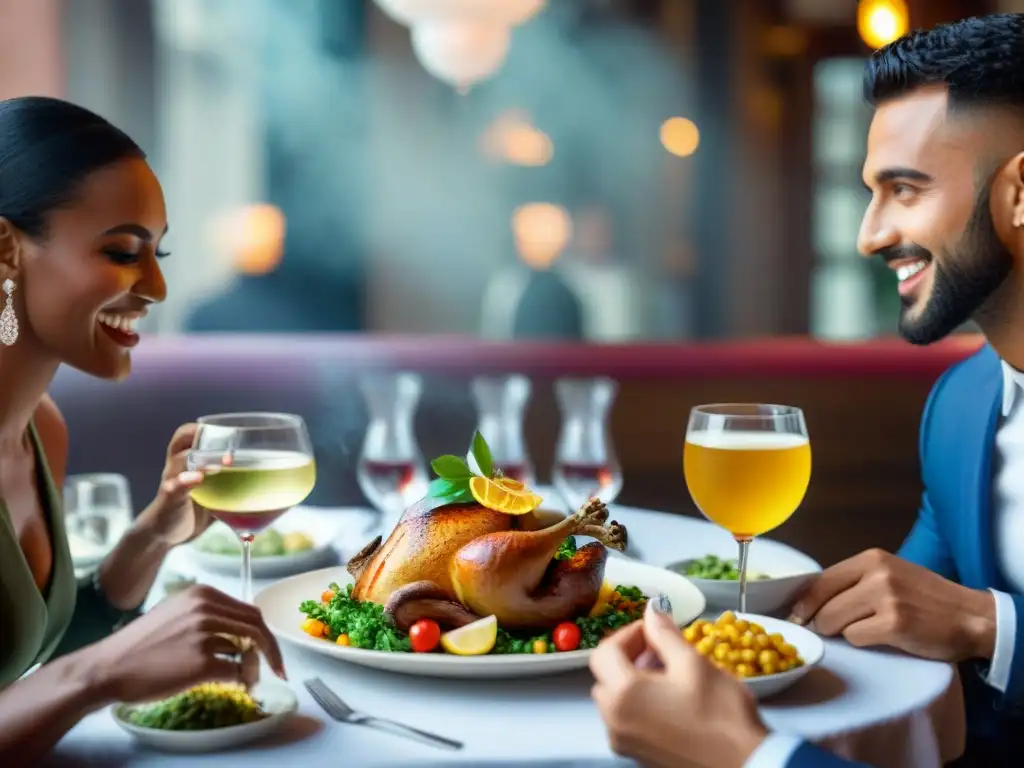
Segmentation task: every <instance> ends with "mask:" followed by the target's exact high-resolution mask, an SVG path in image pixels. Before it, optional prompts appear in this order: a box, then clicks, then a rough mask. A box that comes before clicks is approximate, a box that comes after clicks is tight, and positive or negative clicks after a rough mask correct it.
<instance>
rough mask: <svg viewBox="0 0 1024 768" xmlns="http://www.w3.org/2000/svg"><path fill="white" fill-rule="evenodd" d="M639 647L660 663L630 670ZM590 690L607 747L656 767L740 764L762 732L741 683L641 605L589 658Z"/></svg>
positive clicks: (730, 766) (728, 766) (731, 767)
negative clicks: (637, 616)
mask: <svg viewBox="0 0 1024 768" xmlns="http://www.w3.org/2000/svg"><path fill="white" fill-rule="evenodd" d="M645 650H651V651H653V652H654V653H655V654H657V656H658V658H659V659H660V660H661V663H662V664H663V665H664V666H663V668H662V669H650V668H647V669H638V668H637V666H636V661H637V659H638V658H639V657H640V655H641V654H642V653H643V652H644V651H645ZM590 669H591V671H592V672H593V673H594V677H595V678H596V680H597V683H596V685H594V687H593V689H592V691H591V696H592V698H593V699H594V702H595V703H596V704H597V708H598V710H599V711H600V713H601V717H602V718H603V719H604V722H605V725H606V726H607V727H608V739H609V741H610V743H611V747H612V749H613V750H614V751H615V752H616V753H618V754H620V755H625V756H627V757H631V758H633V759H635V760H637V761H638V762H640V763H641V764H642V765H645V766H654V767H655V768H658V767H660V766H664V767H665V768H679V767H681V766H692V767H693V768H740V766H742V765H743V764H744V763H745V762H746V761H747V759H748V758H749V757H750V755H751V754H752V753H753V752H754V750H755V749H757V747H758V745H759V744H760V743H761V742H762V741H763V740H764V738H765V736H767V733H768V731H767V729H766V728H765V726H764V723H762V722H761V719H760V717H759V716H758V713H757V705H756V703H755V701H754V699H753V697H752V696H751V695H750V693H749V692H748V691H747V689H746V688H745V687H744V686H743V684H742V683H741V682H740V681H739V680H737V679H735V678H733V677H732V676H730V675H729V674H727V673H725V672H722V671H721V670H719V669H717V668H716V667H714V666H712V665H711V664H710V663H709V662H708V661H707V659H705V658H704V657H702V656H700V655H699V654H698V653H697V652H696V651H695V650H694V649H693V648H692V647H690V645H689V644H688V643H687V642H686V641H685V640H683V638H682V636H681V634H680V631H679V629H678V628H677V627H676V626H675V625H674V624H673V623H672V620H671V619H670V618H668V616H667V615H665V614H662V613H655V612H654V611H647V612H646V613H645V616H644V620H643V621H642V622H640V621H637V622H634V623H632V624H630V625H629V626H627V627H625V628H624V629H621V630H619V631H618V632H616V633H615V634H613V635H612V636H611V637H609V638H608V639H607V640H604V641H603V642H602V643H601V644H600V645H599V646H598V647H597V649H596V650H595V651H594V653H593V655H592V656H591V658H590Z"/></svg>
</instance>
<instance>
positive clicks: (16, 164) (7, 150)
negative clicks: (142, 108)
mask: <svg viewBox="0 0 1024 768" xmlns="http://www.w3.org/2000/svg"><path fill="white" fill-rule="evenodd" d="M145 156H146V155H145V153H144V152H143V151H142V149H140V148H139V146H138V144H136V143H135V142H134V141H132V140H131V139H130V138H129V137H128V136H127V134H125V133H124V132H123V131H121V130H120V129H118V128H115V127H114V126H113V125H111V124H110V123H109V122H107V121H106V120H104V119H103V118H102V117H100V116H99V115H97V114H95V113H93V112H90V111H89V110H87V109H84V108H82V107H79V106H76V105H74V104H71V103H69V102H66V101H61V100H60V99H53V98H48V97H43V96H25V97H20V98H15V99H7V100H6V101H0V217H2V218H5V219H7V220H8V221H9V222H10V223H11V224H13V225H14V226H15V227H17V228H18V229H19V230H21V231H22V232H24V233H25V234H26V235H28V236H29V237H32V238H35V239H41V238H44V237H45V236H46V230H47V227H46V225H47V220H48V216H49V214H50V213H51V212H52V211H53V210H54V209H57V208H60V207H62V206H65V205H67V204H68V203H70V202H71V201H72V200H73V199H74V196H75V193H76V192H77V190H78V187H79V185H80V184H81V183H82V182H83V181H84V180H85V178H86V177H87V176H89V175H90V174H91V173H92V172H93V171H96V170H99V169H100V168H103V167H105V166H108V165H110V164H112V163H116V162H118V161H119V160H125V159H128V158H140V159H141V158H145Z"/></svg>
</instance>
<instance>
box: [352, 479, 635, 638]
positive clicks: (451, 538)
mask: <svg viewBox="0 0 1024 768" xmlns="http://www.w3.org/2000/svg"><path fill="white" fill-rule="evenodd" d="M529 519H530V518H529V517H527V516H523V517H518V516H515V515H507V514H504V513H502V512H496V511H494V510H491V509H488V508H487V507H484V506H482V505H480V504H473V503H469V504H445V503H444V502H443V501H440V500H438V499H433V498H429V497H428V498H425V499H422V500H421V501H419V502H417V503H416V504H414V505H412V506H411V507H410V508H409V509H408V510H406V512H405V514H404V515H403V516H402V519H401V520H399V522H398V525H396V526H395V529H394V530H393V531H392V532H391V535H390V536H389V537H388V539H387V541H385V542H384V544H383V545H381V538H382V537H380V536H378V537H377V538H376V539H374V540H373V541H372V542H370V544H368V545H367V546H366V547H365V548H363V550H362V551H361V552H359V553H358V554H357V555H356V556H355V557H353V558H352V559H351V560H350V561H349V563H348V571H349V573H350V574H352V578H353V579H355V586H354V588H353V591H352V596H353V597H354V598H355V599H357V600H370V601H373V602H375V603H379V604H381V605H383V606H385V610H386V612H387V613H388V614H390V615H391V617H392V618H393V619H394V621H395V624H396V625H397V626H398V627H399V628H400V629H403V630H408V628H409V627H410V626H411V625H412V624H413V623H415V622H416V621H418V620H419V619H423V618H429V619H433V620H435V621H437V622H438V623H439V624H441V625H444V626H448V627H459V626H463V625H465V624H468V623H469V622H471V621H475V620H476V619H478V618H480V617H482V616H490V615H492V614H493V615H494V616H495V617H496V618H497V620H498V624H499V625H501V626H503V627H505V628H507V629H532V628H538V629H540V628H544V629H547V628H550V627H552V626H554V625H555V624H558V623H559V622H562V621H568V620H571V619H573V618H576V617H577V616H583V615H586V614H587V612H588V611H589V610H590V609H591V608H592V607H593V606H594V604H595V603H596V601H597V598H598V595H599V593H600V591H601V585H602V583H603V581H604V569H605V563H606V561H607V558H608V550H607V549H606V547H611V548H613V549H617V550H619V551H622V550H623V549H625V547H626V529H625V527H624V526H622V525H621V524H620V523H618V522H615V521H612V522H611V523H608V522H607V521H608V508H607V507H605V505H604V504H603V503H602V502H601V501H599V500H598V499H591V500H590V501H588V502H587V503H586V504H584V505H583V507H582V508H581V509H580V510H579V511H578V512H576V514H574V515H570V516H568V517H566V518H564V519H563V520H561V521H560V522H558V523H555V524H554V525H549V526H547V527H541V528H539V529H535V530H527V529H526V526H524V523H526V524H527V525H529V522H528V521H529ZM533 520H534V521H535V520H536V518H533ZM573 535H578V536H588V537H591V538H593V539H596V541H593V542H590V543H588V544H586V545H584V546H582V547H580V548H579V549H578V550H577V551H576V554H575V555H573V556H572V557H571V558H569V559H565V560H555V559H554V556H555V553H556V552H557V551H558V547H559V545H560V544H561V543H562V541H563V540H564V539H565V538H566V537H568V536H573Z"/></svg>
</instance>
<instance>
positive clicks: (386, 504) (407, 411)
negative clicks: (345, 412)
mask: <svg viewBox="0 0 1024 768" xmlns="http://www.w3.org/2000/svg"><path fill="white" fill-rule="evenodd" d="M359 387H360V389H361V390H362V393H363V398H364V399H365V400H366V407H367V410H368V411H369V413H370V424H369V426H368V427H367V429H366V437H365V438H364V439H363V448H362V453H361V454H360V456H359V466H358V469H357V471H356V475H357V478H358V480H359V487H360V488H361V489H362V491H363V494H364V495H365V496H366V498H367V500H368V501H369V502H370V503H371V504H372V505H373V506H374V507H376V508H377V511H378V512H379V513H380V514H381V521H380V522H381V529H382V532H383V533H384V534H387V532H388V531H390V530H391V528H392V527H393V525H394V523H396V522H397V521H398V518H399V517H400V516H401V515H402V513H403V512H404V511H405V509H406V508H407V507H408V506H409V505H410V504H412V503H413V502H415V501H418V500H419V499H421V498H423V496H424V495H425V494H426V492H427V483H428V476H427V466H426V462H425V461H424V459H423V454H422V453H421V452H420V449H419V445H418V444H417V443H416V435H415V433H414V431H413V418H414V417H415V415H416V406H417V405H418V404H419V400H420V394H421V393H422V391H423V381H422V379H421V378H420V377H419V376H417V375H416V374H413V373H398V374H394V375H370V376H365V377H363V378H362V379H361V380H360V382H359Z"/></svg>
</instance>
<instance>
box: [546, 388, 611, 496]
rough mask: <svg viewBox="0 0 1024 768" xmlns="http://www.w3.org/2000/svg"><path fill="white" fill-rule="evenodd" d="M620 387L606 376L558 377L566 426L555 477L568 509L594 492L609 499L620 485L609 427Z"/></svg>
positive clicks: (558, 450) (560, 445)
mask: <svg viewBox="0 0 1024 768" xmlns="http://www.w3.org/2000/svg"><path fill="white" fill-rule="evenodd" d="M617 391H618V385H617V384H616V383H615V382H614V381H612V380H611V379H607V378H595V379H559V380H558V381H556V382H555V395H556V397H557V398H558V406H559V409H560V410H561V412H562V428H561V432H560V434H559V436H558V446H557V448H556V451H555V466H554V471H553V473H552V479H553V481H554V484H555V488H557V489H558V492H559V493H560V494H561V495H562V497H563V498H564V499H565V501H566V503H568V504H569V507H570V511H574V510H576V509H578V508H579V507H580V506H582V505H583V504H584V503H585V502H586V501H587V499H590V498H592V497H596V498H599V499H600V500H601V501H603V502H604V503H605V504H611V503H612V502H613V501H614V500H615V498H616V497H617V496H618V495H619V491H621V490H622V469H621V467H620V466H619V462H618V459H616V457H615V450H614V448H613V447H612V440H611V434H610V431H609V426H608V416H609V413H610V411H611V406H612V403H613V402H614V401H615V395H616V393H617Z"/></svg>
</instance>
